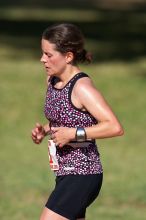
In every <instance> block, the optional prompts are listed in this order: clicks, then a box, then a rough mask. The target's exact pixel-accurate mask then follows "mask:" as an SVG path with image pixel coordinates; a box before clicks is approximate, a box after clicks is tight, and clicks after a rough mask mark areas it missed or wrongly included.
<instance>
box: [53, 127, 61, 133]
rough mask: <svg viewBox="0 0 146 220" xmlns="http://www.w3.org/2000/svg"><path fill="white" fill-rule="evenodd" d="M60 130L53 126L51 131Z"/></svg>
mask: <svg viewBox="0 0 146 220" xmlns="http://www.w3.org/2000/svg"><path fill="white" fill-rule="evenodd" d="M58 130H59V128H58V127H51V131H53V132H56V131H58Z"/></svg>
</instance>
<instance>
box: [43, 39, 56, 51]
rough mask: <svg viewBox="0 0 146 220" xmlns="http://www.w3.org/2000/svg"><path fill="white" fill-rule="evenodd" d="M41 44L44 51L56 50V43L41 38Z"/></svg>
mask: <svg viewBox="0 0 146 220" xmlns="http://www.w3.org/2000/svg"><path fill="white" fill-rule="evenodd" d="M41 46H42V50H43V51H48V52H49V51H50V52H51V51H52V52H53V51H56V45H55V44H53V43H50V42H49V41H48V40H45V39H42V40H41Z"/></svg>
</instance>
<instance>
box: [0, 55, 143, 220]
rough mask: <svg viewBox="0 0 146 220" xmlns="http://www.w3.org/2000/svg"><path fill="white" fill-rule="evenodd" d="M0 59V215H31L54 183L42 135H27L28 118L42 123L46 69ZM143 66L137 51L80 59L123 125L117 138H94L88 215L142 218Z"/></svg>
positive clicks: (15, 218) (14, 217)
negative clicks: (37, 140)
mask: <svg viewBox="0 0 146 220" xmlns="http://www.w3.org/2000/svg"><path fill="white" fill-rule="evenodd" d="M0 66H1V74H0V78H1V79H0V83H1V86H0V94H1V108H0V120H1V126H0V134H1V154H0V163H1V165H0V171H1V180H0V188H1V192H0V195H1V205H0V217H1V219H3V220H9V219H11V220H18V219H24V220H25V219H27V220H29V219H31V220H33V219H38V216H39V215H40V212H41V210H42V207H43V205H44V203H45V201H46V199H47V197H48V195H49V193H50V192H51V190H52V189H53V184H54V175H53V173H51V172H50V171H49V167H48V156H47V140H45V141H44V143H43V144H42V145H41V146H35V145H34V144H33V143H32V141H31V138H30V132H31V129H32V128H33V126H34V124H35V122H37V121H40V122H43V123H45V122H46V120H45V118H44V115H43V105H44V95H45V91H46V74H45V72H44V69H43V67H42V66H41V64H40V63H39V59H38V60H35V59H25V60H23V59H22V60H18V61H16V62H14V61H11V60H1V61H0ZM145 68H146V59H144V58H143V59H139V60H136V61H135V62H129V63H128V62H105V63H104V62H103V63H98V64H93V65H89V66H84V65H83V66H82V69H83V71H85V72H87V73H88V74H89V75H90V76H91V77H92V79H93V81H94V83H95V85H96V87H97V88H98V89H99V90H100V91H101V92H102V94H103V95H104V96H105V98H106V99H107V101H108V102H109V104H110V105H111V106H112V108H113V110H114V112H115V113H116V114H117V116H118V117H119V119H120V121H121V122H122V124H123V126H124V129H125V135H124V136H123V137H120V138H114V139H106V140H100V141H99V140H97V143H98V145H99V150H100V153H101V159H102V162H103V167H104V182H103V188H102V191H101V194H100V197H99V199H98V200H97V201H96V202H95V203H94V204H93V205H92V206H91V207H90V208H89V210H88V213H87V217H88V219H97V216H98V219H102V220H104V219H105V220H107V219H108V220H110V219H111V220H113V219H121V220H143V219H145V207H146V191H145V185H146V179H145V177H144V173H145V153H146V149H145V141H146V140H145V121H146V114H145V109H146V102H145V88H146V77H145V74H144V73H145V72H144V70H145Z"/></svg>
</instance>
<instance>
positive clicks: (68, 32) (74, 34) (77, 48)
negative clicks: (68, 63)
mask: <svg viewBox="0 0 146 220" xmlns="http://www.w3.org/2000/svg"><path fill="white" fill-rule="evenodd" d="M42 38H43V39H45V40H48V41H49V42H50V43H53V44H55V45H56V50H57V51H59V52H60V53H66V52H72V53H73V55H74V60H73V63H80V62H81V63H83V62H88V63H89V62H91V55H90V54H89V53H88V52H87V51H86V50H85V49H84V36H83V34H82V32H81V31H80V30H79V28H78V27H77V26H75V25H73V24H67V23H66V24H65V23H63V24H56V25H53V26H51V27H48V28H47V29H45V31H44V32H43V35H42Z"/></svg>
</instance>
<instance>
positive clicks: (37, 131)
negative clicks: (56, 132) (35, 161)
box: [31, 123, 46, 144]
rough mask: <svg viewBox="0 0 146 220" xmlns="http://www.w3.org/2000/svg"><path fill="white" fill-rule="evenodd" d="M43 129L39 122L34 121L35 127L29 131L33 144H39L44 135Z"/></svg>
mask: <svg viewBox="0 0 146 220" xmlns="http://www.w3.org/2000/svg"><path fill="white" fill-rule="evenodd" d="M45 135H46V134H45V129H44V127H43V126H42V125H40V124H39V123H36V127H35V128H34V129H33V130H32V132H31V137H32V140H33V142H34V143H35V144H40V143H41V142H42V140H43V138H44V137H45Z"/></svg>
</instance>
